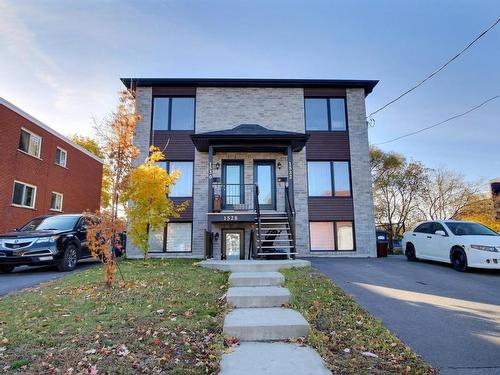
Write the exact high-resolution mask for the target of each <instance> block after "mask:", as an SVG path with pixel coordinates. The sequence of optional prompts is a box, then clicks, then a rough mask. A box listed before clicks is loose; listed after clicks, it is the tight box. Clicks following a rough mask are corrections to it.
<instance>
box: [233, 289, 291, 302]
mask: <svg viewBox="0 0 500 375" xmlns="http://www.w3.org/2000/svg"><path fill="white" fill-rule="evenodd" d="M226 297H227V302H228V303H229V304H231V305H233V306H234V307H279V306H281V305H284V304H286V303H288V302H290V291H289V290H288V289H287V288H282V287H280V286H250V287H247V286H239V287H231V288H229V290H228V291H227V295H226Z"/></svg>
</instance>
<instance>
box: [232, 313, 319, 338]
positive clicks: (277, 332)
mask: <svg viewBox="0 0 500 375" xmlns="http://www.w3.org/2000/svg"><path fill="white" fill-rule="evenodd" d="M308 332H309V324H308V323H307V321H306V320H305V319H304V317H303V316H302V315H301V314H300V313H298V312H297V311H295V310H292V309H283V308H279V307H268V308H243V309H236V310H233V311H231V312H230V313H228V314H227V315H226V318H225V320H224V334H225V335H226V336H229V337H237V338H239V339H240V340H241V341H272V340H286V339H290V338H292V337H302V336H307V334H308Z"/></svg>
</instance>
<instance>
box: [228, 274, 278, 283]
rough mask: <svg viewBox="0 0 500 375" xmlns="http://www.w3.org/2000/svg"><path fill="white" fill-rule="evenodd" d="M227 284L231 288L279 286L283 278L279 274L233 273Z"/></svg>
mask: <svg viewBox="0 0 500 375" xmlns="http://www.w3.org/2000/svg"><path fill="white" fill-rule="evenodd" d="M229 282H230V283H231V286H281V285H283V283H284V282H285V277H284V276H283V275H282V274H281V273H279V272H234V273H232V274H231V275H230V276H229Z"/></svg>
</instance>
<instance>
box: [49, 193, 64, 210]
mask: <svg viewBox="0 0 500 375" xmlns="http://www.w3.org/2000/svg"><path fill="white" fill-rule="evenodd" d="M62 207H63V195H62V194H61V193H58V192H56V191H53V192H52V194H51V196H50V209H51V210H53V211H62Z"/></svg>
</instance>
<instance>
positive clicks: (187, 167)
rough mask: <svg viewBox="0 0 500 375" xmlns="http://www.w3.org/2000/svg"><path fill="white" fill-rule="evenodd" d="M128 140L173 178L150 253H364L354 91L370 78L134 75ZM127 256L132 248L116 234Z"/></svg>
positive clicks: (366, 169) (358, 97) (368, 201)
mask: <svg viewBox="0 0 500 375" xmlns="http://www.w3.org/2000/svg"><path fill="white" fill-rule="evenodd" d="M122 82H123V84H124V85H125V86H126V87H127V88H129V89H131V90H133V91H134V92H135V95H136V106H137V111H138V113H139V114H140V115H141V117H142V119H141V121H140V122H139V123H138V126H137V130H136V136H135V143H136V145H137V146H139V148H140V150H141V154H140V156H139V158H138V159H137V163H140V162H142V161H143V160H144V159H145V158H146V157H147V153H148V149H149V146H150V145H155V146H158V147H159V148H160V149H161V150H164V152H165V155H166V160H165V161H164V162H162V165H163V167H164V168H166V169H167V170H169V171H172V170H179V171H180V172H181V177H180V179H179V180H178V181H177V183H176V185H175V187H174V188H173V190H172V191H171V193H170V198H171V199H172V200H173V201H174V202H182V201H188V202H189V208H188V209H187V210H186V211H184V212H183V213H182V215H181V217H180V218H176V219H172V220H170V221H169V222H168V223H166V225H165V228H164V229H163V230H161V231H160V232H158V233H151V234H150V249H151V255H152V256H160V257H198V258H202V257H209V258H210V257H213V258H216V259H248V258H259V257H265V258H279V257H283V256H286V257H290V256H299V257H300V256H361V257H366V256H375V255H376V245H375V225H374V212H373V198H372V183H371V174H370V160H369V149H368V147H369V146H368V129H367V122H366V114H365V98H366V96H367V95H368V94H370V93H371V91H372V90H373V88H374V87H375V85H376V84H377V81H367V80H303V79H295V80H280V79H168V78H167V79H162V78H154V79H142V78H141V79H136V78H124V79H122ZM128 256H129V257H140V256H141V254H140V252H139V250H138V249H136V248H134V247H133V246H132V245H131V244H128Z"/></svg>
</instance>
